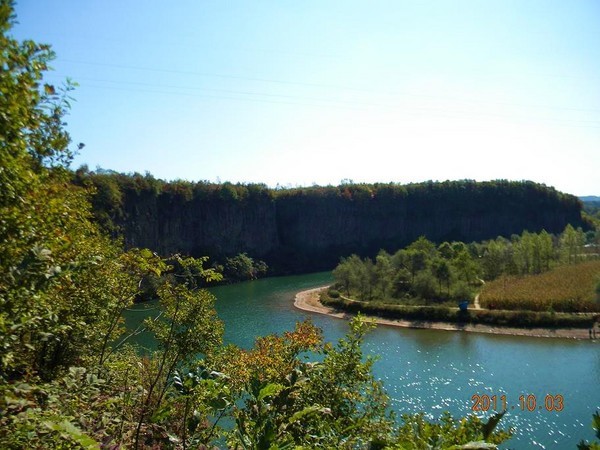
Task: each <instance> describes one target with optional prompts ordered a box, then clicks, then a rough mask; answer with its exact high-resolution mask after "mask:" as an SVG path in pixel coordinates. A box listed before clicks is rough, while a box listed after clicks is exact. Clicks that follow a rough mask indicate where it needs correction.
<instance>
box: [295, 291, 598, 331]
mask: <svg viewBox="0 0 600 450" xmlns="http://www.w3.org/2000/svg"><path fill="white" fill-rule="evenodd" d="M328 287H329V286H320V287H317V288H313V289H308V290H306V291H301V292H298V293H297V294H296V297H295V298H294V306H295V307H296V308H298V309H301V310H302V311H307V312H312V313H318V314H325V315H327V316H330V317H335V318H338V319H349V318H350V317H352V314H350V313H344V312H340V311H337V310H335V309H333V308H330V307H328V306H324V305H323V304H322V303H321V302H320V301H319V293H320V292H321V291H322V290H324V289H327V288H328ZM367 317H369V318H371V319H374V320H375V322H376V323H378V324H381V325H387V326H394V327H402V328H425V329H432V330H446V331H469V332H473V333H489V334H506V335H511V336H531V337H547V338H563V339H586V340H589V339H590V337H589V331H588V330H587V329H583V328H556V329H551V328H509V327H493V326H490V325H478V324H475V325H473V324H466V325H458V324H455V323H448V322H424V321H410V320H393V319H384V318H382V317H376V316H367Z"/></svg>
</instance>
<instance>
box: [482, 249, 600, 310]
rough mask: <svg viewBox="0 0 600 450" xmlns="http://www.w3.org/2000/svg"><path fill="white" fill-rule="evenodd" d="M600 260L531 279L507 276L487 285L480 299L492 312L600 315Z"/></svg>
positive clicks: (559, 268) (531, 277)
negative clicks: (599, 287) (599, 289)
mask: <svg viewBox="0 0 600 450" xmlns="http://www.w3.org/2000/svg"><path fill="white" fill-rule="evenodd" d="M599 282H600V260H596V261H587V262H583V263H580V264H576V265H569V266H561V267H557V268H556V269H553V270H551V271H549V272H545V273H542V274H539V275H528V276H522V277H517V276H505V277H501V278H499V279H497V280H495V281H492V282H489V283H487V284H486V285H485V286H484V287H483V289H482V291H481V293H480V296H479V302H480V304H481V306H482V307H484V308H489V309H508V310H528V311H556V312H559V311H562V312H599V311H600V300H599V299H598V293H597V287H598V283H599Z"/></svg>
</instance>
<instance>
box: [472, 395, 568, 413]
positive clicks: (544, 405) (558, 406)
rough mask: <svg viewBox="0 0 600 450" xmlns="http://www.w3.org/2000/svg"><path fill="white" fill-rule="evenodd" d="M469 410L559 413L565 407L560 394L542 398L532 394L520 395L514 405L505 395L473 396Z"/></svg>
mask: <svg viewBox="0 0 600 450" xmlns="http://www.w3.org/2000/svg"><path fill="white" fill-rule="evenodd" d="M471 402H472V405H471V409H472V410H473V411H476V412H485V411H507V410H515V409H516V410H519V411H529V412H532V411H540V410H544V411H549V412H550V411H556V412H560V411H562V410H563V409H564V407H565V399H564V397H563V396H562V395H561V394H546V395H545V396H544V397H543V398H542V397H537V396H536V395H534V394H521V395H520V396H519V401H518V403H516V404H510V403H509V401H508V397H507V396H506V394H500V395H495V394H494V395H488V394H473V396H472V397H471Z"/></svg>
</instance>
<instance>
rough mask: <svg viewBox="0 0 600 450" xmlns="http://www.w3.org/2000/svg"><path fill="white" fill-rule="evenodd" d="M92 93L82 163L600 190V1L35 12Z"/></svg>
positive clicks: (43, 36) (22, 22)
mask: <svg viewBox="0 0 600 450" xmlns="http://www.w3.org/2000/svg"><path fill="white" fill-rule="evenodd" d="M16 12H17V19H18V21H19V24H18V25H17V26H16V27H15V28H14V29H13V34H14V36H15V37H17V38H32V39H34V40H37V41H40V42H46V43H50V44H52V45H53V48H54V50H55V51H56V53H57V59H56V60H55V61H54V63H53V67H54V69H55V70H54V71H53V72H52V73H51V74H49V75H48V77H47V78H48V80H49V81H50V82H54V83H60V82H61V80H64V79H65V78H66V77H71V78H72V79H74V80H75V81H77V82H78V83H79V85H80V86H79V87H78V88H77V90H76V91H75V93H74V97H75V98H76V100H77V101H76V102H75V104H74V106H73V109H72V111H71V114H70V116H69V117H68V119H67V122H68V129H69V131H70V132H71V136H72V138H73V141H74V142H75V143H77V142H83V143H85V144H86V147H85V148H84V149H83V150H82V152H81V154H80V155H79V156H78V157H77V158H76V160H75V164H74V166H75V167H77V166H79V165H80V164H84V163H86V164H88V166H89V167H90V169H94V168H96V167H97V166H100V167H102V168H107V169H113V170H117V171H121V172H134V171H137V172H140V173H144V172H146V171H149V172H150V173H152V174H153V175H155V176H157V177H160V178H165V179H187V180H211V181H232V182H264V183H266V184H268V185H270V186H276V185H277V184H280V185H282V186H288V185H291V186H296V185H311V184H314V183H316V184H322V185H326V184H338V183H339V182H340V181H341V180H343V179H351V180H354V181H356V182H377V181H380V182H388V181H393V182H399V183H407V182H416V181H424V180H447V179H449V180H455V179H465V178H468V179H475V180H490V179H510V180H521V179H528V180H533V181H536V182H540V183H545V184H547V185H550V186H554V187H556V188H557V189H559V190H561V191H564V192H569V193H572V194H576V195H591V194H596V195H599V194H600V176H598V169H600V2H598V1H596V0H588V1H585V0H572V1H565V0H554V1H553V0H539V1H534V0H516V1H510V0H502V1H491V0H490V1H483V0H481V1H476V0H470V1H459V0H452V1H418V2H417V1H401V0H394V1H376V0H373V1H368V2H366V1H350V0H346V1H336V2H328V1H323V0H321V1H301V2H297V1H252V2H250V1H243V2H241V1H199V0H195V1H192V0H185V1H173V2H165V1H160V2H159V1H153V0H150V1H137V0H128V1H113V0H108V1H81V0H79V1H72V0H44V1H40V0H21V1H20V2H18V3H17V5H16Z"/></svg>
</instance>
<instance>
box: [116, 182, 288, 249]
mask: <svg viewBox="0 0 600 450" xmlns="http://www.w3.org/2000/svg"><path fill="white" fill-rule="evenodd" d="M123 204H124V209H125V220H124V221H123V222H122V223H121V229H122V232H123V236H124V239H125V245H126V246H127V247H147V248H150V249H152V250H154V251H156V252H158V253H160V254H163V255H169V254H173V253H182V254H187V255H194V256H201V255H218V256H222V255H235V254H237V253H240V252H247V253H248V254H250V255H253V256H262V255H265V254H267V253H269V252H272V251H274V250H275V249H276V248H277V247H278V245H279V241H278V233H277V222H276V214H275V203H274V202H273V201H272V200H270V199H265V200H262V201H253V202H251V203H250V202H239V203H235V202H228V201H225V200H221V199H218V198H217V199H201V198H192V199H185V198H184V197H182V196H176V195H175V196H174V195H159V196H150V195H147V193H146V192H141V193H137V192H129V193H127V194H126V196H125V199H124V203H123Z"/></svg>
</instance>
